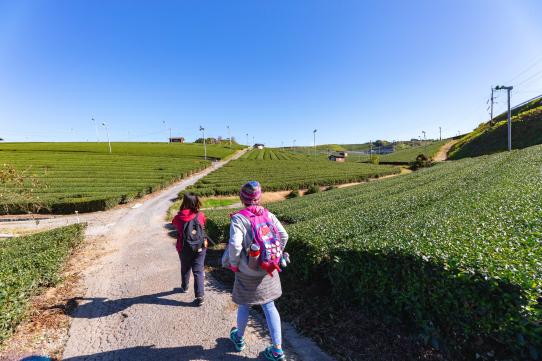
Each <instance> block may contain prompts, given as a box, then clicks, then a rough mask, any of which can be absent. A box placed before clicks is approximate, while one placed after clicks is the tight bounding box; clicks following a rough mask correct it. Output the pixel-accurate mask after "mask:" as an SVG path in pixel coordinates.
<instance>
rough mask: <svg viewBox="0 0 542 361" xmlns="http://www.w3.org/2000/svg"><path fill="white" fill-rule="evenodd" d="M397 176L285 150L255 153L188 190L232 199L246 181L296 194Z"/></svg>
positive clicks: (390, 168) (389, 168) (386, 170)
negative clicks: (306, 190) (305, 189)
mask: <svg viewBox="0 0 542 361" xmlns="http://www.w3.org/2000/svg"><path fill="white" fill-rule="evenodd" d="M270 154H273V156H271V155H270ZM399 172H400V169H399V168H398V167H394V166H390V165H386V166H379V165H373V164H365V163H356V162H346V163H335V162H330V161H329V160H326V159H321V158H318V157H311V156H307V155H304V154H297V153H293V152H288V151H284V150H283V151H280V150H276V149H263V150H257V149H256V150H253V151H251V152H248V153H246V154H244V155H243V157H242V158H241V159H239V160H235V161H232V162H230V163H229V164H227V165H225V166H224V167H222V168H220V169H218V170H217V171H215V172H213V173H211V174H209V175H208V176H206V177H205V178H203V179H202V180H200V181H198V182H197V183H196V184H195V185H194V186H192V187H190V188H189V190H190V191H192V192H195V193H197V194H198V195H201V196H212V195H231V194H237V193H238V192H239V188H240V187H241V185H242V184H244V183H246V182H247V181H249V180H257V181H259V182H260V183H261V185H262V189H263V190H264V191H284V190H298V189H302V188H308V187H310V186H312V185H317V186H329V185H334V184H342V183H352V182H362V181H365V180H367V179H369V178H375V177H378V176H385V175H389V174H396V173H399Z"/></svg>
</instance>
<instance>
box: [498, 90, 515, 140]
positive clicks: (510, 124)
mask: <svg viewBox="0 0 542 361" xmlns="http://www.w3.org/2000/svg"><path fill="white" fill-rule="evenodd" d="M512 89H514V87H513V86H504V85H499V86H496V87H495V90H506V91H507V92H508V151H511V150H512V110H511V109H510V92H511V91H512Z"/></svg>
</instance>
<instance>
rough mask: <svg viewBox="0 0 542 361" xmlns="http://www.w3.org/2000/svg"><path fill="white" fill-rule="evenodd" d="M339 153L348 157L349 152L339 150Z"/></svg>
mask: <svg viewBox="0 0 542 361" xmlns="http://www.w3.org/2000/svg"><path fill="white" fill-rule="evenodd" d="M339 155H340V156H343V157H345V158H346V157H348V153H347V152H339Z"/></svg>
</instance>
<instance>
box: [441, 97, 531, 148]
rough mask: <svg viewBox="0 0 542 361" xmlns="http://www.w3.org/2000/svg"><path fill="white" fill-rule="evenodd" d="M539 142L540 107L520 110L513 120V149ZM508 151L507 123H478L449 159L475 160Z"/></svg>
mask: <svg viewBox="0 0 542 361" xmlns="http://www.w3.org/2000/svg"><path fill="white" fill-rule="evenodd" d="M539 103H540V101H539ZM541 143H542V106H538V107H535V108H532V109H529V110H526V111H523V112H521V113H519V114H518V115H515V116H513V117H512V148H513V149H522V148H526V147H530V146H533V145H536V144H541ZM507 149H508V121H507V120H506V119H505V120H500V121H497V122H496V123H495V124H494V125H491V124H489V123H484V124H481V125H480V126H479V127H478V128H476V129H475V130H473V131H472V132H471V133H469V134H467V135H466V136H464V137H463V138H461V140H460V141H459V142H457V143H456V144H455V145H454V146H453V147H452V149H450V153H449V158H450V159H461V158H466V157H478V156H480V155H485V154H493V153H496V152H502V151H504V150H507Z"/></svg>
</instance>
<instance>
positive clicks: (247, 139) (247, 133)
mask: <svg viewBox="0 0 542 361" xmlns="http://www.w3.org/2000/svg"><path fill="white" fill-rule="evenodd" d="M245 135H246V136H247V147H248V133H247V134H245Z"/></svg>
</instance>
